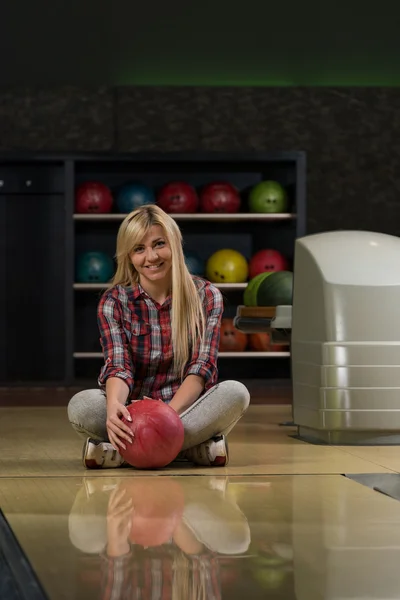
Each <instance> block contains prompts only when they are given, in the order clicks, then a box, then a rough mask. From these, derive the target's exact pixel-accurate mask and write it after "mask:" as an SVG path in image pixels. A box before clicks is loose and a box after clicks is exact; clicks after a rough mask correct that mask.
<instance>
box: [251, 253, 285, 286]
mask: <svg viewBox="0 0 400 600" xmlns="http://www.w3.org/2000/svg"><path fill="white" fill-rule="evenodd" d="M287 268H288V261H287V260H286V258H285V257H284V256H283V254H282V253H281V252H279V251H278V250H273V249H271V248H265V249H264V250H259V251H258V252H256V253H255V254H254V255H253V256H252V257H251V259H250V261H249V277H250V279H253V277H255V276H256V275H259V274H260V273H265V272H266V271H285V270H286V269H287Z"/></svg>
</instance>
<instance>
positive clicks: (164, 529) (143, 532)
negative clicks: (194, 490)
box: [122, 477, 185, 548]
mask: <svg viewBox="0 0 400 600" xmlns="http://www.w3.org/2000/svg"><path fill="white" fill-rule="evenodd" d="M122 486H123V488H124V489H125V490H126V494H125V495H126V497H127V498H130V499H131V500H132V516H131V530H130V534H129V539H130V541H131V543H132V544H138V545H140V546H143V548H151V547H155V546H161V545H162V544H165V543H167V542H168V541H169V540H170V539H171V538H172V536H173V534H174V532H175V529H176V527H177V525H178V524H179V522H180V520H181V519H182V515H183V509H184V503H185V500H184V492H183V488H182V485H181V484H180V483H179V482H178V481H175V480H173V479H170V478H168V477H167V478H166V477H151V478H147V477H134V478H129V479H128V480H127V481H126V482H124V483H123V484H122Z"/></svg>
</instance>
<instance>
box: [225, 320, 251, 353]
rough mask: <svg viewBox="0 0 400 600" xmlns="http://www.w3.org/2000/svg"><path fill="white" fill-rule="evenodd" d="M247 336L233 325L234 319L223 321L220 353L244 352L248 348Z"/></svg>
mask: <svg viewBox="0 0 400 600" xmlns="http://www.w3.org/2000/svg"><path fill="white" fill-rule="evenodd" d="M247 341H248V338H247V334H246V333H243V331H239V330H238V329H236V327H234V325H233V319H222V323H221V337H220V342H219V350H220V352H243V350H245V348H246V346H247Z"/></svg>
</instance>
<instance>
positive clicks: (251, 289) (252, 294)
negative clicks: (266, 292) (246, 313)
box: [243, 271, 272, 306]
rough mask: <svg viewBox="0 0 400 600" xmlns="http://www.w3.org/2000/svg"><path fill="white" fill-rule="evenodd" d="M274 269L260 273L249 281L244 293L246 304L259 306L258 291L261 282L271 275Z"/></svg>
mask: <svg viewBox="0 0 400 600" xmlns="http://www.w3.org/2000/svg"><path fill="white" fill-rule="evenodd" d="M271 273H272V271H267V272H265V273H259V275H256V276H255V277H253V279H250V281H249V283H248V284H247V286H246V289H245V290H244V294H243V303H244V305H245V306H257V292H258V288H259V287H260V283H261V282H262V280H263V279H265V277H268V275H271Z"/></svg>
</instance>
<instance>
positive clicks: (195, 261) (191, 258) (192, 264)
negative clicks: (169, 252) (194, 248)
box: [185, 252, 205, 277]
mask: <svg viewBox="0 0 400 600" xmlns="http://www.w3.org/2000/svg"><path fill="white" fill-rule="evenodd" d="M185 263H186V266H187V268H188V269H189V272H190V273H191V274H192V275H198V276H199V277H203V276H204V271H205V262H204V260H202V259H201V258H200V256H198V255H197V254H196V253H195V252H185Z"/></svg>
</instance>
